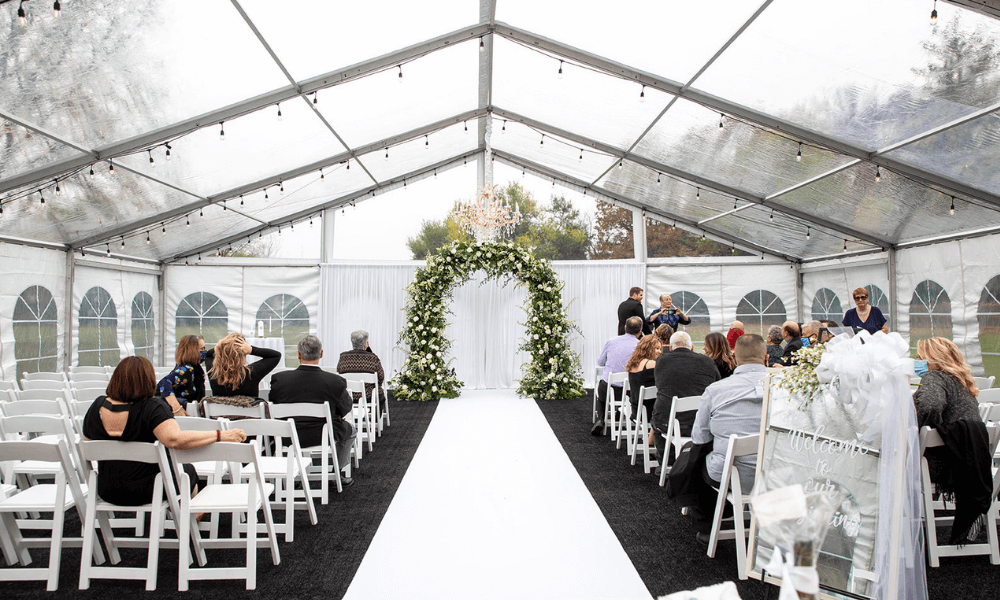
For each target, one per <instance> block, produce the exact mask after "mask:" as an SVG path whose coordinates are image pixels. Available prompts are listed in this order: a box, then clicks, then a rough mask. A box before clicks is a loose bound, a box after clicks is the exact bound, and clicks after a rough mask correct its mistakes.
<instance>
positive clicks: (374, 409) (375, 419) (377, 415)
mask: <svg viewBox="0 0 1000 600" xmlns="http://www.w3.org/2000/svg"><path fill="white" fill-rule="evenodd" d="M340 375H341V376H342V377H343V378H344V379H346V380H347V381H360V382H361V383H364V384H372V385H373V386H375V387H373V388H372V397H371V398H367V401H368V412H369V413H370V414H371V416H370V419H371V422H372V423H374V424H375V433H376V434H377V435H382V420H383V417H384V415H383V414H382V408H381V406H379V397H378V376H376V375H375V373H341V374H340ZM386 409H387V411H388V403H386Z"/></svg>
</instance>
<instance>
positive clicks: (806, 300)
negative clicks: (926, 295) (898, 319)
mask: <svg viewBox="0 0 1000 600" xmlns="http://www.w3.org/2000/svg"><path fill="white" fill-rule="evenodd" d="M852 262H853V264H852ZM860 262H861V264H857V263H858V261H831V262H830V263H826V264H824V265H822V267H823V270H818V271H809V272H804V273H803V274H802V303H803V318H804V319H805V320H806V321H810V320H812V305H813V300H814V299H815V298H816V294H817V293H818V292H819V291H820V290H821V289H823V288H826V289H828V290H831V291H833V292H834V293H835V294H837V298H838V299H839V300H840V306H841V308H842V309H843V311H844V312H845V313H846V312H847V310H848V309H850V308H854V300H853V299H852V298H853V297H852V295H851V292H853V291H854V290H856V289H857V288H860V287H865V286H868V285H875V286H877V287H878V288H879V289H881V290H882V291H883V292H885V293H886V294H888V293H889V266H888V259H885V260H884V261H883V262H881V263H880V264H870V261H860ZM890 300H891V299H890ZM891 306H892V310H894V311H895V310H898V309H897V304H896V303H895V302H892V304H891ZM887 318H888V315H887ZM833 320H834V321H837V322H838V323H840V322H842V321H843V315H841V316H840V317H838V318H836V319H833Z"/></svg>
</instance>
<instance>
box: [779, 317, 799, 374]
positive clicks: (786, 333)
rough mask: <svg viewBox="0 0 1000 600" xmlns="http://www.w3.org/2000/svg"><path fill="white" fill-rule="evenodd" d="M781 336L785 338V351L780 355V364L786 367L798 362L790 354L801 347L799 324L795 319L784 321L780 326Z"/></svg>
mask: <svg viewBox="0 0 1000 600" xmlns="http://www.w3.org/2000/svg"><path fill="white" fill-rule="evenodd" d="M781 337H783V338H785V351H784V353H782V355H781V364H782V365H784V366H786V367H790V366H792V365H797V364H799V361H798V359H797V358H794V357H793V356H792V352H798V351H799V350H801V349H802V335H801V333H800V331H799V324H798V323H796V322H795V321H785V323H784V324H783V325H782V326H781Z"/></svg>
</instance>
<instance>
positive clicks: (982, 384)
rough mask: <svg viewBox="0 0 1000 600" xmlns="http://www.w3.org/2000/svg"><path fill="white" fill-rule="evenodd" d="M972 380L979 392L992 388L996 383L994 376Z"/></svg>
mask: <svg viewBox="0 0 1000 600" xmlns="http://www.w3.org/2000/svg"><path fill="white" fill-rule="evenodd" d="M972 380H973V381H975V382H976V387H977V388H979V389H980V390H988V389H991V388H992V387H993V382H994V381H996V376H995V375H990V376H989V377H973V378H972Z"/></svg>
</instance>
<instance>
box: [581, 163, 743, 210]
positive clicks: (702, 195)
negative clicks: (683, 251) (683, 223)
mask: <svg viewBox="0 0 1000 600" xmlns="http://www.w3.org/2000/svg"><path fill="white" fill-rule="evenodd" d="M659 179H660V183H656V180H657V173H656V172H655V171H651V170H649V169H647V168H646V167H644V166H642V165H638V164H636V163H633V162H630V161H625V162H624V163H622V168H621V169H619V168H617V167H615V168H613V169H611V170H610V171H608V174H607V175H606V176H605V177H604V178H603V179H601V181H600V184H599V187H600V188H603V189H606V190H608V191H611V192H614V193H616V194H619V195H621V196H624V197H626V198H628V199H630V200H633V201H635V202H640V203H642V204H645V205H647V206H650V207H652V208H656V209H659V210H661V211H664V212H666V213H667V214H670V215H676V216H678V217H681V218H682V219H687V220H693V221H699V220H701V219H707V218H708V217H712V216H715V215H717V214H719V213H721V212H724V211H726V210H731V209H732V208H733V198H732V197H730V196H723V195H721V194H716V193H714V192H712V191H709V190H705V189H699V188H697V187H696V186H693V185H688V184H687V183H683V182H679V181H676V180H674V179H671V178H669V177H665V176H661V177H660V178H659Z"/></svg>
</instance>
